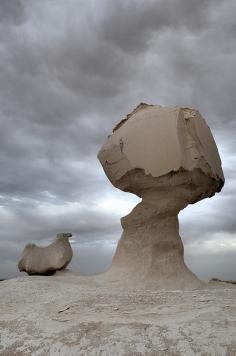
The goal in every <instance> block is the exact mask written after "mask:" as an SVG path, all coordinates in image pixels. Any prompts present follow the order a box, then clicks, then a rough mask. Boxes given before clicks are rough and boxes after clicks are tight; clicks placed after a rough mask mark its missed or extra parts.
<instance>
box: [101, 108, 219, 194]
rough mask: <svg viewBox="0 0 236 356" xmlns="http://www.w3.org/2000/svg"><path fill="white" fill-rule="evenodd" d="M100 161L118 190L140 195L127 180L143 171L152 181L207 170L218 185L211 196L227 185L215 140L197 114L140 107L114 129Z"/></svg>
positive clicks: (178, 110) (208, 174)
mask: <svg viewBox="0 0 236 356" xmlns="http://www.w3.org/2000/svg"><path fill="white" fill-rule="evenodd" d="M98 158H99V160H100V162H101V164H102V166H103V169H104V171H105V173H106V175H107V177H108V178H109V180H110V181H111V182H112V184H113V185H114V186H115V187H118V188H120V189H122V190H126V191H131V192H134V193H136V192H135V189H133V187H132V185H134V183H133V181H132V179H129V183H125V184H124V177H126V176H127V175H129V176H132V172H133V173H134V172H138V171H142V172H143V174H144V175H145V177H150V179H153V178H157V177H163V176H165V175H167V174H173V173H174V174H175V173H178V172H180V171H182V172H189V173H190V174H189V176H191V172H196V170H197V171H201V173H203V174H204V175H206V176H209V177H211V178H212V179H213V180H214V182H215V187H214V191H213V192H212V191H211V193H210V195H212V194H213V193H214V192H215V191H220V190H221V188H222V186H223V184H224V175H223V171H222V168H221V160H220V157H219V153H218V150H217V147H216V144H215V141H214V138H213V136H212V134H211V131H210V128H209V127H208V125H207V124H206V122H205V120H204V119H203V118H202V116H201V114H200V113H199V112H198V111H197V110H194V109H189V108H181V107H162V106H159V105H147V104H144V103H141V104H139V105H138V106H137V108H136V109H135V110H134V111H133V112H132V113H131V114H128V115H127V116H126V118H125V119H123V120H122V121H121V122H120V123H119V124H118V125H117V126H116V127H115V128H114V130H113V134H112V135H110V136H109V137H108V140H107V142H106V143H105V144H104V145H103V147H102V148H101V150H100V152H99V153H98ZM135 184H138V183H137V180H136V182H135ZM142 184H143V183H142Z"/></svg>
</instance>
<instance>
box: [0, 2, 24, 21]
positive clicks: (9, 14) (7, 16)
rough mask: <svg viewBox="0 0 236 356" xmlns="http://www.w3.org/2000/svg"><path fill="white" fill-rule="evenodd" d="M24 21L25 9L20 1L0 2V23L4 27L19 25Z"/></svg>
mask: <svg viewBox="0 0 236 356" xmlns="http://www.w3.org/2000/svg"><path fill="white" fill-rule="evenodd" d="M24 19H25V9H24V5H23V3H22V1H21V0H1V2H0V22H1V23H3V24H4V25H15V26H17V25H20V24H21V23H22V22H24Z"/></svg>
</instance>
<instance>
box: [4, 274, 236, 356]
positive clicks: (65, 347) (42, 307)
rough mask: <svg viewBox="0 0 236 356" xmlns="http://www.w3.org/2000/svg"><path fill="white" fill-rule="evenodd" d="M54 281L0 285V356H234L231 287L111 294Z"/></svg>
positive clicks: (235, 311) (81, 282) (93, 282)
mask: <svg viewBox="0 0 236 356" xmlns="http://www.w3.org/2000/svg"><path fill="white" fill-rule="evenodd" d="M59 273H60V274H63V273H65V272H59ZM57 274H58V272H57V273H56V275H54V276H52V277H50V278H49V277H43V276H38V277H37V278H34V277H29V276H24V277H21V278H17V279H12V280H9V281H4V282H0V286H1V288H0V310H1V313H0V333H1V341H0V354H1V356H11V355H12V356H13V355H17V356H36V355H37V356H45V355H50V356H54V355H55V356H56V355H60V356H75V355H76V356H77V355H81V356H85V355H89V356H98V355H101V356H159V355H160V356H185V355H186V356H196V355H198V356H203V355H206V356H210V355H211V356H213V355H218V356H235V355H236V303H235V301H236V287H235V286H233V285H229V284H228V283H227V284H225V283H214V284H210V285H209V286H208V289H204V290H195V291H180V290H175V291H174V290H172V291H160V290H159V291H158V290H156V291H153V290H129V289H125V288H115V289H112V288H110V287H108V286H107V287H106V286H104V284H102V285H99V284H98V283H97V278H94V279H93V278H89V277H86V278H85V277H84V278H82V277H78V276H72V275H70V274H66V275H65V276H60V277H57Z"/></svg>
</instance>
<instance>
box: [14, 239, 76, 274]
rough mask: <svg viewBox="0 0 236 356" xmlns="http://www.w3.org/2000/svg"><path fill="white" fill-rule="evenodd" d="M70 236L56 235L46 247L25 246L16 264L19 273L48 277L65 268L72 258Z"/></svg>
mask: <svg viewBox="0 0 236 356" xmlns="http://www.w3.org/2000/svg"><path fill="white" fill-rule="evenodd" d="M71 236H72V234H71V233H61V234H57V237H56V240H55V241H54V242H53V243H52V244H51V245H49V246H46V247H39V246H37V245H35V244H27V245H26V246H25V248H24V250H23V253H22V257H21V259H20V261H19V263H18V268H19V271H20V272H26V273H28V274H30V275H32V274H46V275H50V274H53V273H54V272H56V271H57V270H61V269H64V268H66V267H67V266H68V264H69V263H70V261H71V259H72V256H73V251H72V248H71V245H70V242H69V238H70V237H71Z"/></svg>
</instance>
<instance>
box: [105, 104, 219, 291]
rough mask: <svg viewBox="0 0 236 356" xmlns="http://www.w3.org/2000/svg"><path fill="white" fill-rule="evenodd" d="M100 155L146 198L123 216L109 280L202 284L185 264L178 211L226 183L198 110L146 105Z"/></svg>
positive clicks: (116, 177)
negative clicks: (120, 234) (121, 230)
mask: <svg viewBox="0 0 236 356" xmlns="http://www.w3.org/2000/svg"><path fill="white" fill-rule="evenodd" d="M98 158H99V160H100V162H101V164H102V166H103V169H104V171H105V173H106V175H107V177H108V178H109V180H110V181H111V183H112V184H113V185H114V186H115V187H117V188H119V189H121V190H123V191H125V192H131V193H134V194H136V195H137V196H139V197H141V198H142V201H141V202H140V203H139V204H138V205H137V206H136V207H135V208H134V209H133V210H132V211H131V213H130V214H128V215H127V216H125V217H123V218H122V219H121V224H122V227H123V234H122V237H121V239H120V241H119V243H118V247H117V250H116V253H115V256H114V258H113V261H112V266H111V269H110V270H109V271H108V272H107V273H106V278H108V280H109V281H110V283H113V284H115V285H116V284H117V285H124V286H134V287H138V288H139V287H145V288H168V289H173V288H178V289H194V288H199V287H201V285H202V282H201V281H200V280H199V279H198V278H197V277H196V276H195V275H194V274H193V273H192V272H191V271H190V270H189V269H188V268H187V266H186V265H185V263H184V248H183V244H182V241H181V238H180V236H179V222H178V213H179V212H180V211H181V210H182V209H184V208H185V207H186V206H187V205H188V204H194V203H196V202H198V201H199V200H202V199H204V198H207V197H211V196H213V195H214V194H215V193H216V192H219V191H220V190H221V188H222V187H223V185H224V175H223V172H222V168H221V160H220V157H219V153H218V150H217V147H216V144H215V141H214V138H213V136H212V134H211V131H210V129H209V127H208V126H207V124H206V122H205V120H204V119H203V118H202V116H201V115H200V113H199V112H198V111H197V110H194V109H189V108H181V107H162V106H159V105H147V104H144V103H141V104H140V105H139V106H138V107H137V108H136V109H135V110H134V111H133V112H132V113H131V114H129V115H127V117H126V118H125V119H123V120H122V121H121V122H120V123H119V124H118V125H117V126H116V127H115V128H114V130H113V134H112V135H110V136H109V137H108V140H107V142H106V143H105V144H104V145H103V147H102V148H101V150H100V152H99V153H98Z"/></svg>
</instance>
